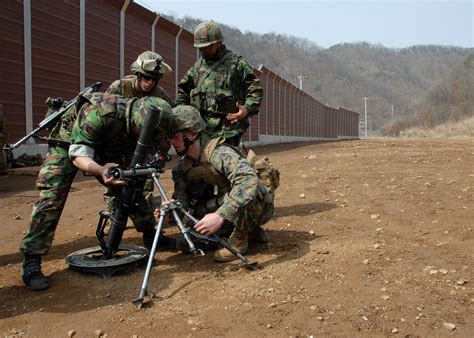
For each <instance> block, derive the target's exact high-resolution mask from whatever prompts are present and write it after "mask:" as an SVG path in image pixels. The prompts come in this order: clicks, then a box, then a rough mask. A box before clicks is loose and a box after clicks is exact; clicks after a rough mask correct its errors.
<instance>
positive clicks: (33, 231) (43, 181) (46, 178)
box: [20, 146, 78, 255]
mask: <svg viewBox="0 0 474 338" xmlns="http://www.w3.org/2000/svg"><path fill="white" fill-rule="evenodd" d="M77 171H78V169H77V168H76V167H75V166H74V165H73V164H72V161H71V160H70V159H69V156H68V151H67V149H65V148H62V147H56V146H50V147H49V148H48V153H47V155H46V158H45V160H44V162H43V164H42V165H41V168H40V171H39V174H38V178H37V179H36V189H37V190H38V191H39V199H38V200H37V201H36V203H35V205H34V207H33V211H32V213H31V217H30V222H29V230H28V232H27V233H26V235H25V236H24V238H23V240H22V242H21V245H20V251H21V252H22V253H23V254H28V255H45V254H47V253H48V251H49V249H50V248H51V245H52V243H53V239H54V232H55V231H56V227H57V225H58V222H59V218H60V217H61V213H62V212H63V209H64V205H65V204H66V199H67V196H68V194H69V190H70V188H71V184H72V181H73V180H74V176H76V173H77Z"/></svg>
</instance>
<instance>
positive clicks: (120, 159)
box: [69, 93, 163, 166]
mask: <svg viewBox="0 0 474 338" xmlns="http://www.w3.org/2000/svg"><path fill="white" fill-rule="evenodd" d="M88 99H89V101H90V104H89V105H87V106H83V107H82V108H81V109H80V110H79V113H78V117H77V119H76V122H75V124H74V127H73V129H72V142H71V146H70V148H69V155H70V157H77V156H88V157H91V158H93V159H94V160H95V161H96V162H97V163H99V164H101V165H103V164H105V163H110V162H114V163H117V164H119V165H120V166H127V165H129V164H130V161H131V159H132V156H133V152H134V150H135V147H136V144H137V139H138V136H137V135H134V133H132V132H129V130H131V126H130V125H127V124H128V123H130V121H129V120H130V119H129V118H128V116H127V115H128V112H127V102H128V101H129V99H128V98H126V97H124V96H121V95H111V94H108V93H94V94H91V95H90V97H89V98H88ZM142 109H144V108H142ZM161 134H162V133H161V132H159V133H158V132H155V134H154V135H153V141H154V143H155V144H159V143H160V142H163V138H162V135H161Z"/></svg>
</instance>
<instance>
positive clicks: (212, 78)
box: [175, 21, 263, 146]
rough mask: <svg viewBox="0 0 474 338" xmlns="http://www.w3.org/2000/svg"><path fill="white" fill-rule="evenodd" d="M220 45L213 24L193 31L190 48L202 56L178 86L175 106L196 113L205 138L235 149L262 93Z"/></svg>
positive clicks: (250, 70)
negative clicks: (203, 125) (189, 107)
mask: <svg viewBox="0 0 474 338" xmlns="http://www.w3.org/2000/svg"><path fill="white" fill-rule="evenodd" d="M222 41H223V37H222V33H221V30H220V28H219V26H218V25H217V24H216V23H215V22H213V21H204V22H202V23H200V24H199V25H198V26H197V27H196V30H195V33H194V46H195V47H197V48H199V50H200V51H201V54H202V56H201V57H200V58H199V59H198V60H197V62H196V63H195V64H194V66H193V67H192V68H190V69H189V70H188V71H187V73H186V74H185V75H184V77H183V78H182V80H181V81H180V82H179V84H178V96H177V98H176V101H175V103H176V105H182V104H185V105H192V106H194V107H195V108H197V109H198V110H199V111H200V113H201V116H202V118H203V119H204V122H205V123H206V130H205V134H206V135H207V137H208V138H215V137H219V136H222V137H224V138H225V139H226V142H227V143H229V144H232V145H236V146H238V145H240V142H241V140H242V136H243V134H244V133H245V131H246V130H247V128H248V127H249V118H250V117H251V116H253V115H255V114H257V113H258V110H259V107H260V103H261V101H262V99H263V90H262V87H261V86H260V80H259V79H258V78H256V77H255V75H254V73H253V68H252V66H250V64H249V63H248V62H247V61H245V60H244V58H242V57H241V56H239V55H237V54H234V53H233V52H231V51H230V50H228V49H227V48H226V46H225V45H224V44H222Z"/></svg>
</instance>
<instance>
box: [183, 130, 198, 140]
mask: <svg viewBox="0 0 474 338" xmlns="http://www.w3.org/2000/svg"><path fill="white" fill-rule="evenodd" d="M186 132H187V136H188V139H190V140H195V139H196V138H197V137H198V135H199V133H198V132H195V131H192V130H187V131H186Z"/></svg>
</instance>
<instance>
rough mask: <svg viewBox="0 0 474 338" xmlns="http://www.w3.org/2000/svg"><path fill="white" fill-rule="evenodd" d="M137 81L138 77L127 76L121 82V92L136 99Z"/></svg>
mask: <svg viewBox="0 0 474 338" xmlns="http://www.w3.org/2000/svg"><path fill="white" fill-rule="evenodd" d="M136 79H137V76H136V75H127V76H125V77H124V78H123V79H121V80H120V90H121V93H122V95H123V96H126V97H134V96H137V95H136V93H135V88H134V83H135V81H136Z"/></svg>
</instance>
